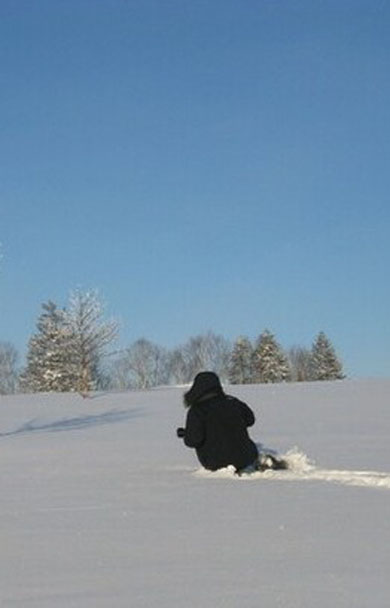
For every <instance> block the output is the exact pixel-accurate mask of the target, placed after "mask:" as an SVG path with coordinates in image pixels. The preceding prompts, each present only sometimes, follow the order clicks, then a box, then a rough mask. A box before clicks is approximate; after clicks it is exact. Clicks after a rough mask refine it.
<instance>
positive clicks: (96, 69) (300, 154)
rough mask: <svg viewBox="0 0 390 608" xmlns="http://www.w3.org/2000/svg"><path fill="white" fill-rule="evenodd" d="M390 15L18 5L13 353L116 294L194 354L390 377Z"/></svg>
mask: <svg viewBox="0 0 390 608" xmlns="http://www.w3.org/2000/svg"><path fill="white" fill-rule="evenodd" d="M389 28H390V5H389V3H387V2H385V1H381V0H366V1H362V0H335V1H333V0H329V1H326V2H325V1H321V0H319V1H318V2H313V1H312V0H296V1H294V2H291V1H290V0H248V1H246V2H242V1H239V0H234V1H233V0H207V1H205V0H191V1H188V0H163V1H161V0H138V1H131V0H128V1H126V0H106V1H101V2H100V1H96V0H66V1H65V0H36V1H35V2H30V1H26V0H18V2H15V1H14V0H2V2H1V3H0V62H1V63H0V66H1V69H0V79H1V96H0V109H1V117H2V137H1V144H0V155H1V156H0V171H1V179H0V242H1V243H2V255H3V258H2V262H1V267H0V296H1V297H0V315H1V316H0V340H8V341H11V342H12V343H14V344H15V345H16V346H17V348H18V349H19V350H20V352H21V354H23V352H24V351H25V348H26V343H27V340H28V338H29V336H30V335H31V333H32V332H33V331H34V328H35V323H36V320H37V317H38V315H39V314H40V307H41V303H42V302H44V301H47V300H48V299H52V300H54V301H55V302H57V303H58V304H59V305H61V306H62V305H65V304H66V300H67V297H68V294H69V292H70V290H72V289H74V288H77V287H80V288H82V289H90V288H98V289H99V291H100V292H101V294H102V298H103V300H104V301H106V303H107V313H108V314H109V315H113V316H115V317H117V318H119V319H120V321H121V324H122V329H121V338H120V346H127V345H129V344H130V343H131V342H132V341H133V340H135V339H137V338H139V337H141V336H143V337H146V338H148V339H150V340H152V341H155V342H158V343H160V344H162V345H166V346H173V345H174V344H178V343H182V342H184V341H185V340H186V339H187V338H188V337H189V336H191V335H195V334H197V333H201V332H203V331H207V330H208V329H213V330H214V331H215V332H217V333H222V334H223V335H225V336H226V337H228V338H230V339H235V338H236V337H237V336H238V335H240V334H246V335H248V336H249V337H251V338H254V337H256V336H257V335H258V334H259V333H260V332H261V331H262V330H263V329H264V328H265V327H268V328H269V329H271V330H272V331H273V332H274V333H275V334H276V336H277V338H278V339H279V341H280V342H281V343H282V345H283V346H285V347H286V348H287V347H289V346H291V345H293V344H302V345H306V346H310V345H311V343H312V341H313V339H314V338H315V336H316V334H317V333H318V332H319V331H320V330H323V331H325V332H326V333H327V335H328V336H329V338H330V339H331V340H332V342H333V343H334V345H335V347H336V350H337V352H338V353H339V354H340V356H341V357H342V359H343V361H344V364H345V368H346V371H347V373H348V374H350V375H354V376H370V375H384V376H388V375H389V374H390V330H389V322H388V309H389V291H390V289H389V280H388V274H389V273H388V266H389V258H390V256H389V253H390V245H389V220H390V208H389V191H390V187H389V186H390V171H389V151H390V126H389V125H390V121H389V108H390V85H389V73H390V65H389V58H390V56H389V50H390V39H389V35H388V32H389Z"/></svg>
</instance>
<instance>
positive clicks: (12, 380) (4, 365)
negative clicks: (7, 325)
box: [0, 342, 18, 395]
mask: <svg viewBox="0 0 390 608" xmlns="http://www.w3.org/2000/svg"><path fill="white" fill-rule="evenodd" d="M17 361H18V353H17V351H16V349H15V347H14V346H13V345H12V344H10V343H9V342H0V394H2V395H7V394H10V393H15V392H16V391H17V388H18V372H17V368H16V366H17Z"/></svg>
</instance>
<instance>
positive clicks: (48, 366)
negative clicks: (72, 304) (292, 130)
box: [21, 301, 75, 392]
mask: <svg viewBox="0 0 390 608" xmlns="http://www.w3.org/2000/svg"><path fill="white" fill-rule="evenodd" d="M42 308H43V313H42V314H41V315H40V317H39V319H38V322H37V332H36V333H35V334H34V335H33V336H32V337H31V338H30V340H29V344H28V352H27V366H26V368H25V370H24V371H23V373H22V375H21V386H22V388H23V390H29V391H32V392H51V391H55V392H61V391H70V390H72V389H73V388H74V381H75V378H74V375H73V374H72V369H71V366H70V364H69V351H68V349H69V342H70V336H69V333H68V331H67V328H66V326H65V322H64V314H65V313H64V311H63V310H60V309H58V308H57V305H56V304H55V303H54V302H52V301H49V302H47V303H44V304H42Z"/></svg>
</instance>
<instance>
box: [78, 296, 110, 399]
mask: <svg viewBox="0 0 390 608" xmlns="http://www.w3.org/2000/svg"><path fill="white" fill-rule="evenodd" d="M66 326H67V329H68V331H69V334H70V335H71V343H70V347H69V364H70V365H72V366H73V368H74V370H75V374H76V377H77V387H76V390H77V391H78V392H79V393H80V394H81V395H83V396H86V395H87V394H88V392H89V391H90V390H92V389H94V388H96V386H97V382H98V376H99V365H100V362H101V358H102V357H103V356H104V355H105V354H106V353H107V347H108V345H109V344H111V342H112V341H113V340H115V338H116V337H117V333H118V324H117V322H116V321H113V320H110V321H104V319H103V307H102V304H101V301H100V299H99V297H98V294H97V292H96V291H86V292H82V291H80V290H77V291H74V292H73V293H72V294H71V296H70V300H69V308H68V309H67V310H66Z"/></svg>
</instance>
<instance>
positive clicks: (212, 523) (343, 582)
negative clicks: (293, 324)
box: [0, 380, 390, 608]
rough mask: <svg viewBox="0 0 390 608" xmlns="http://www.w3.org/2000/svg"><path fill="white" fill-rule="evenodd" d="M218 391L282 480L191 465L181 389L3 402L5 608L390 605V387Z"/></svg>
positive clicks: (1, 588) (1, 563) (0, 597)
mask: <svg viewBox="0 0 390 608" xmlns="http://www.w3.org/2000/svg"><path fill="white" fill-rule="evenodd" d="M226 388H227V391H228V392H230V393H232V394H235V395H237V396H238V397H239V398H241V399H243V400H245V401H246V402H247V403H248V404H249V405H251V407H252V408H253V410H254V411H255V414H256V416H257V422H256V425H255V426H254V427H253V429H251V436H252V437H253V438H254V439H255V440H256V441H259V442H262V443H263V444H264V445H266V446H269V447H271V448H274V449H276V450H278V452H280V453H282V454H286V455H287V458H288V460H289V462H290V464H291V467H292V468H291V470H289V471H278V472H272V471H270V472H267V473H256V474H254V475H243V476H242V477H238V476H236V475H234V473H233V471H232V470H231V469H230V468H227V469H225V470H223V471H217V472H216V473H210V472H207V471H204V470H203V469H201V468H199V465H198V463H197V460H196V455H195V452H194V451H193V450H189V449H188V448H185V446H184V445H183V443H182V441H181V440H179V439H177V438H176V435H175V429H176V427H178V426H181V425H182V424H183V421H184V418H185V410H184V408H183V406H182V393H183V388H179V387H176V388H160V389H155V390H151V391H144V392H127V393H105V394H95V395H93V396H92V398H89V399H82V398H81V397H80V396H78V395H74V394H73V395H72V394H71V395H69V394H65V395H64V394H35V395H17V396H9V397H4V396H2V397H0V449H1V494H0V516H1V519H0V526H1V534H0V538H1V545H0V606H1V608H16V607H21V608H30V607H31V608H34V607H37V608H38V607H39V608H47V607H53V608H106V607H107V608H168V607H169V608H172V607H176V606H177V607H183V608H201V607H217V608H260V607H262V608H279V607H280V608H282V607H283V608H387V607H388V606H389V605H390V577H389V572H390V570H389V567H390V517H389V515H390V442H389V439H390V399H389V396H390V380H344V381H338V382H331V383H322V382H321V383H320V382H317V383H311V384H310V383H308V384H284V385H261V386H253V385H250V386H239V387H238V386H236V387H226Z"/></svg>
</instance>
